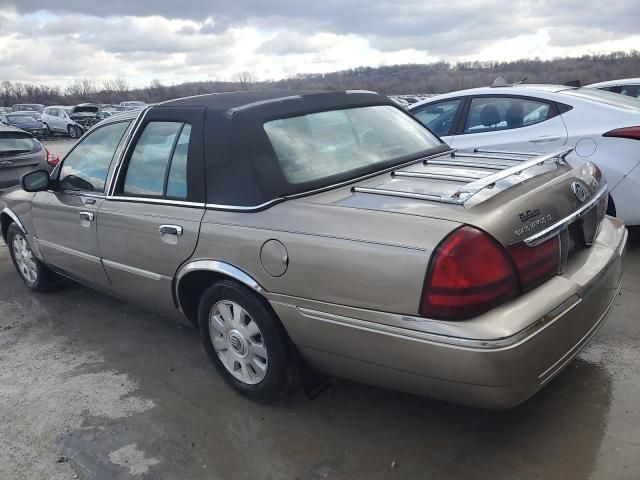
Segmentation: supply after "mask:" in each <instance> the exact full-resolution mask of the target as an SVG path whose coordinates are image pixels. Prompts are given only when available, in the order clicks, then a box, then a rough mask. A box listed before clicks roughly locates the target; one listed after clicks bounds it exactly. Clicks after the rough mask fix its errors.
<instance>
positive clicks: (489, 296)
mask: <svg viewBox="0 0 640 480" xmlns="http://www.w3.org/2000/svg"><path fill="white" fill-rule="evenodd" d="M517 294H518V281H517V279H516V274H515V271H514V269H513V266H512V263H511V260H510V259H509V257H508V256H507V252H506V251H505V250H504V248H503V247H502V246H501V245H500V244H499V243H498V242H497V241H496V240H495V239H493V238H492V237H490V236H489V235H488V234H486V233H484V232H481V231H480V230H478V229H476V228H473V227H469V226H465V227H461V228H459V229H458V230H456V231H454V232H453V233H451V234H450V235H449V236H448V237H447V238H445V240H444V241H443V242H442V243H441V244H440V246H439V247H438V248H437V249H436V251H435V252H434V253H433V255H432V257H431V262H430V264H429V268H428V270H427V278H426V280H425V285H424V292H423V295H422V302H421V305H420V314H421V315H422V316H425V317H429V318H439V319H451V320H460V319H464V318H471V317H474V316H476V315H480V314H482V313H484V312H486V311H488V310H491V309H492V308H493V307H496V306H497V305H499V304H501V303H503V302H505V301H507V300H509V299H511V298H513V297H515V296H516V295H517Z"/></svg>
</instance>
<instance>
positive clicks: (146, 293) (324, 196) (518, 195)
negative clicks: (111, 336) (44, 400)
mask: <svg viewBox="0 0 640 480" xmlns="http://www.w3.org/2000/svg"><path fill="white" fill-rule="evenodd" d="M569 152H570V149H561V150H559V151H554V152H550V153H548V154H545V155H540V156H536V155H530V154H522V153H508V152H474V151H465V152H463V151H453V150H451V149H450V148H449V147H448V146H447V145H446V144H444V143H443V142H441V141H440V140H439V139H438V138H437V137H436V136H434V135H433V134H432V133H431V132H430V131H429V130H427V129H426V128H424V127H423V126H422V124H420V123H419V122H418V121H417V120H416V119H414V118H413V117H412V116H411V115H409V114H408V113H406V112H404V111H403V110H402V109H401V108H400V107H398V106H397V105H396V104H394V103H393V102H392V101H390V100H389V99H387V98H386V97H383V96H380V95H377V94H374V93H371V92H363V91H349V92H334V93H300V94H297V93H286V94H283V93H278V92H275V93H269V92H245V93H233V94H217V95H205V96H198V97H191V98H185V99H180V100H174V101H170V102H166V103H164V104H160V105H155V106H151V107H148V108H145V109H144V110H142V111H141V112H138V113H135V114H133V113H130V114H125V115H120V116H117V117H113V118H111V119H107V120H105V121H104V122H102V123H100V124H99V125H97V126H95V127H94V128H93V129H92V130H91V131H89V132H88V133H87V134H86V135H85V136H84V137H83V138H82V139H81V140H80V141H79V142H78V143H77V144H76V145H75V147H74V148H73V149H72V150H71V151H70V152H69V153H68V154H67V156H66V157H65V158H64V159H63V161H62V163H61V164H60V165H59V166H58V167H57V168H56V170H55V171H54V172H53V173H52V174H51V175H49V174H48V172H34V173H30V174H28V175H25V176H24V177H23V178H22V189H16V190H14V191H12V192H10V193H7V194H5V195H4V196H2V197H0V210H1V211H2V213H1V217H0V219H1V225H2V234H3V237H4V238H5V240H6V242H7V244H8V245H9V248H10V252H11V256H12V259H13V262H14V264H15V266H16V268H17V270H18V272H19V273H20V275H21V276H22V278H23V280H24V282H25V283H26V285H27V286H28V287H29V288H31V289H32V290H34V291H37V292H40V291H47V290H49V289H51V287H52V286H54V285H56V284H57V283H58V282H59V279H60V278H61V276H64V277H70V278H72V279H74V280H76V281H79V282H81V283H84V284H86V285H89V286H91V287H94V288H97V289H100V290H103V291H105V292H109V293H111V294H113V295H116V296H119V297H121V298H123V299H125V300H128V301H130V302H135V303H137V304H141V305H144V306H146V307H148V308H149V309H152V310H154V311H156V312H159V313H161V314H164V315H168V316H171V317H174V318H186V319H188V320H189V321H190V322H192V323H193V324H194V325H195V326H196V327H197V328H199V330H200V332H201V334H202V339H203V343H204V347H205V349H206V351H207V353H208V354H209V356H210V358H211V360H212V362H213V364H214V366H215V367H216V368H217V370H218V371H219V372H220V374H221V375H222V376H223V377H224V379H225V380H226V381H227V382H228V383H229V384H230V385H231V386H233V387H234V388H235V389H237V390H238V391H239V392H241V393H242V394H243V395H245V396H247V397H249V398H252V399H255V400H258V401H273V400H276V399H278V398H280V397H282V396H283V395H285V394H286V393H288V392H289V391H291V389H292V388H293V387H295V386H296V385H297V383H298V382H299V381H300V380H302V382H303V384H304V385H305V386H306V387H309V385H310V382H309V378H314V377H315V378H317V377H318V376H317V375H315V376H314V375H310V373H315V372H324V373H325V374H330V375H334V376H340V377H345V378H349V379H353V380H357V381H361V382H367V383H371V384H375V385H381V386H384V387H389V388H394V389H399V390H403V391H407V392H413V393H418V394H424V395H429V396H432V397H436V398H440V399H444V400H448V401H451V402H456V403H461V404H467V405H474V406H480V407H486V408H507V407H511V406H513V405H516V404H518V403H520V402H522V401H524V400H525V399H527V398H528V397H530V396H531V395H533V394H534V393H535V392H536V391H537V390H538V389H539V388H541V387H542V386H543V385H545V384H546V383H548V382H549V381H550V380H551V379H552V378H553V377H554V376H555V375H556V374H557V373H558V372H559V371H560V370H562V368H563V367H565V366H566V365H567V364H568V363H569V362H570V361H571V360H572V359H573V358H574V357H575V355H576V354H577V353H578V352H579V351H580V349H581V348H583V347H584V345H585V344H586V343H587V342H588V341H589V339H590V338H591V337H592V336H593V335H594V334H595V333H596V332H597V330H598V328H599V327H600V326H601V325H602V324H603V322H604V320H605V319H606V317H607V314H608V312H609V310H610V309H611V307H612V305H613V302H614V299H615V298H616V294H617V291H618V289H619V288H620V283H621V279H622V269H623V258H624V254H625V245H626V239H627V231H626V229H625V227H624V225H623V224H622V223H621V222H620V221H619V220H616V219H614V218H610V217H607V216H605V212H606V208H607V199H608V195H607V184H606V180H605V179H604V178H603V177H602V175H601V173H600V171H599V170H598V168H597V167H595V166H594V165H593V164H591V163H580V164H570V163H568V162H567V160H566V158H565V157H566V156H567V154H568V153H569ZM311 384H312V382H311Z"/></svg>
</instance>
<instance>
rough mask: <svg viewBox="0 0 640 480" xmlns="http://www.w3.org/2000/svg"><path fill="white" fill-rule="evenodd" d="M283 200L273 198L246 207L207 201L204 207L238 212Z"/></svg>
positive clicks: (263, 206) (257, 208)
mask: <svg viewBox="0 0 640 480" xmlns="http://www.w3.org/2000/svg"><path fill="white" fill-rule="evenodd" d="M283 200H285V199H284V198H274V199H273V200H269V201H268V202H264V203H261V204H260V205H252V206H248V207H243V206H239V205H221V204H218V203H207V204H205V207H207V208H211V209H213V210H234V211H236V210H237V211H240V212H250V211H253V210H260V209H263V208H265V207H268V206H269V205H273V204H274V203H279V202H282V201H283Z"/></svg>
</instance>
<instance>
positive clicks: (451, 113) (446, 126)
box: [411, 99, 461, 137]
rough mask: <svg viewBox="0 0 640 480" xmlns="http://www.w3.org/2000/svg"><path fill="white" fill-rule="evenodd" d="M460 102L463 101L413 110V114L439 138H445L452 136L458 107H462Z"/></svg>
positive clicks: (458, 100)
mask: <svg viewBox="0 0 640 480" xmlns="http://www.w3.org/2000/svg"><path fill="white" fill-rule="evenodd" d="M460 102H461V100H460V99H457V100H447V101H444V102H439V103H433V104H431V105H424V106H423V107H420V108H417V109H415V110H412V112H411V113H413V114H414V115H415V116H416V117H418V119H419V120H420V121H421V122H422V123H423V124H424V125H426V126H427V127H428V128H429V130H431V131H432V132H433V133H435V134H436V135H438V136H439V137H444V136H446V135H450V134H451V127H452V126H453V120H454V118H455V117H456V113H457V112H458V107H460Z"/></svg>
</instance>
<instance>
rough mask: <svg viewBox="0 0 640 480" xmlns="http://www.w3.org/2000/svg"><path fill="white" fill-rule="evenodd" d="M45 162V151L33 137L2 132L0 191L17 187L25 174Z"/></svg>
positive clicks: (0, 132) (16, 132)
mask: <svg viewBox="0 0 640 480" xmlns="http://www.w3.org/2000/svg"><path fill="white" fill-rule="evenodd" d="M43 160H44V149H43V148H42V146H41V145H40V143H39V142H38V141H36V140H35V139H34V138H33V137H32V136H31V135H29V134H28V133H26V132H22V131H19V130H13V129H12V130H4V131H0V189H4V188H7V187H10V186H13V185H17V184H18V182H19V180H20V177H21V176H22V175H24V174H25V173H28V172H30V171H32V170H36V169H37V168H38V167H39V166H40V165H41V163H42V161H43Z"/></svg>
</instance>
